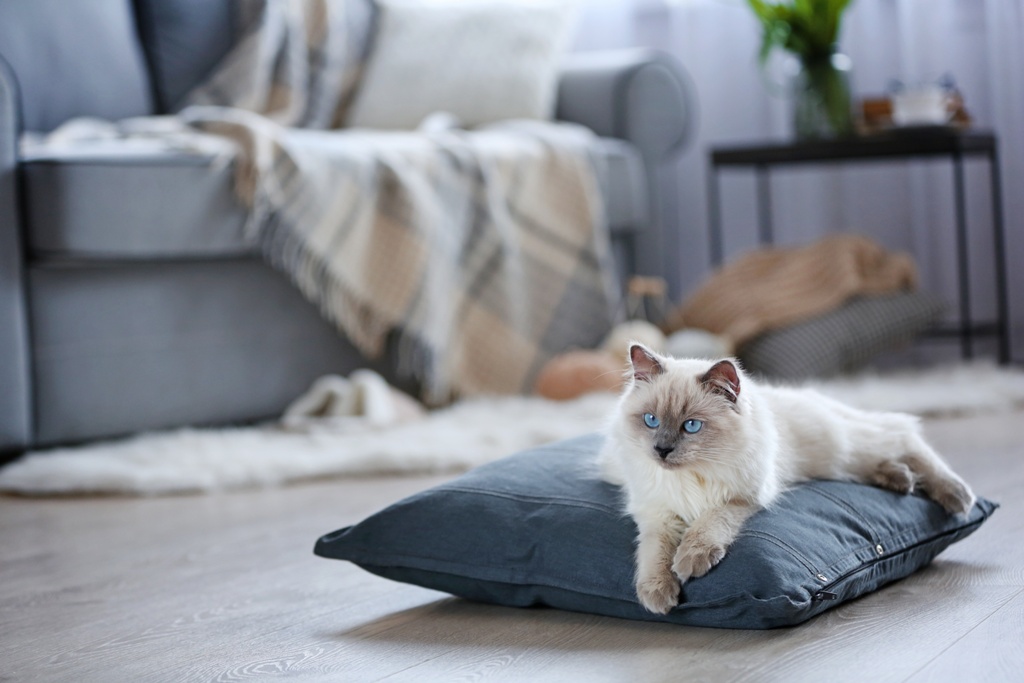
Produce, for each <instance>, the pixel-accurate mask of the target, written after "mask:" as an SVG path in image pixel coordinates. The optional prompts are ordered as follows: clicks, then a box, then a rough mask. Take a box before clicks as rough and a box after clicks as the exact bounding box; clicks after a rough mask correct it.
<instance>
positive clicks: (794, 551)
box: [726, 529, 817, 574]
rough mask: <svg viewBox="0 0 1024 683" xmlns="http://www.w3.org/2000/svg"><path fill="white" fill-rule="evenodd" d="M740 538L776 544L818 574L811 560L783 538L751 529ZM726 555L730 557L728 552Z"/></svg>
mask: <svg viewBox="0 0 1024 683" xmlns="http://www.w3.org/2000/svg"><path fill="white" fill-rule="evenodd" d="M740 536H749V537H753V538H760V539H762V540H764V541H768V542H769V543H774V544H775V545H777V546H778V547H779V548H781V549H783V550H785V551H787V552H789V553H790V554H791V555H793V557H795V558H796V559H797V560H799V561H800V563H801V564H802V565H803V566H804V568H805V569H807V571H809V572H811V573H812V574H815V573H817V570H816V569H815V568H814V563H812V562H811V561H810V560H808V559H807V558H806V557H804V555H803V553H801V552H800V551H798V550H797V549H796V548H794V547H793V546H791V545H789V544H788V543H786V542H785V541H783V540H782V539H781V538H778V537H777V536H773V535H772V534H769V533H768V532H766V531H760V530H758V529H749V530H746V531H743V532H741V533H740ZM726 554H727V555H728V552H727V553H726Z"/></svg>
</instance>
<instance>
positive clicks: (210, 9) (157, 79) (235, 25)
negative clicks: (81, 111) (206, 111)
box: [0, 0, 255, 112]
mask: <svg viewBox="0 0 1024 683" xmlns="http://www.w3.org/2000/svg"><path fill="white" fill-rule="evenodd" d="M0 1H2V0H0ZM254 9H255V4H254V3H252V2H249V1H248V0H135V10H136V13H137V16H138V21H139V34H140V36H141V38H142V47H143V50H144V51H145V54H146V59H147V61H148V62H149V67H150V73H151V74H152V77H153V86H154V87H153V92H154V95H155V97H156V100H157V106H158V108H159V109H160V111H162V112H172V111H175V110H176V109H178V108H179V106H180V105H181V104H182V100H183V99H184V97H185V96H186V95H187V94H188V93H189V91H191V90H192V89H193V88H194V87H196V86H197V85H199V83H200V82H201V81H202V80H203V79H204V78H205V77H206V76H207V75H208V74H209V73H210V72H211V71H212V70H213V68H214V67H215V66H216V65H217V63H218V62H219V61H220V60H221V58H223V57H224V56H225V55H226V54H227V53H228V51H229V50H230V49H231V47H232V46H233V45H234V44H235V41H236V40H237V39H238V37H239V36H240V35H241V32H242V29H243V27H244V26H245V24H246V22H248V21H251V20H252V18H253V17H254V14H253V12H254Z"/></svg>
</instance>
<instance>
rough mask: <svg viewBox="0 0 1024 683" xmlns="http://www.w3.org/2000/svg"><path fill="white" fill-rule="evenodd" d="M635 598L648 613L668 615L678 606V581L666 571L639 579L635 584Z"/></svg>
mask: <svg viewBox="0 0 1024 683" xmlns="http://www.w3.org/2000/svg"><path fill="white" fill-rule="evenodd" d="M636 597H637V598H639V599H640V604H641V605H643V606H644V609H646V610H647V611H648V612H654V613H656V614H668V613H669V611H671V609H672V608H673V607H675V606H676V605H678V604H679V581H677V580H676V577H674V576H673V575H672V573H671V572H668V571H666V572H663V573H661V574H654V575H652V576H646V577H641V578H639V579H637V582H636Z"/></svg>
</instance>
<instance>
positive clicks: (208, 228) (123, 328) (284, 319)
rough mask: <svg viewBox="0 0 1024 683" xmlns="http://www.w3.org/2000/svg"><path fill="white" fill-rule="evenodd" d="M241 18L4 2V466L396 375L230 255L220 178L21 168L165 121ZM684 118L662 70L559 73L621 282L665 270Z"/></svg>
mask: <svg viewBox="0 0 1024 683" xmlns="http://www.w3.org/2000/svg"><path fill="white" fill-rule="evenodd" d="M369 9H370V10H371V11H372V6H369ZM234 10H235V3H234V2H221V1H217V2H209V0H135V1H134V2H132V0H89V2H81V1H80V0H0V58H2V59H0V451H3V452H7V453H10V452H17V451H20V450H24V449H26V448H33V447H39V446H47V445H53V444H61V443H71V442H78V441H83V440H88V439H94V438H98V437H109V436H115V435H120V434H125V433H129V432H134V431H139V430H152V429H160V428H168V427H173V426H179V425H185V424H196V425H198V424H218V423H232V422H244V421H251V420H257V419H263V418H267V417H271V416H274V415H276V414H279V412H280V411H281V409H282V408H283V406H284V405H285V404H286V403H287V402H288V401H289V400H290V399H292V398H294V397H295V396H296V395H297V394H298V393H300V392H301V391H303V390H304V389H305V388H306V387H307V386H308V384H309V383H310V382H311V381H312V380H313V379H314V378H316V377H317V376H319V375H321V374H325V373H340V374H346V373H348V372H349V371H351V370H352V369H354V368H356V367H360V366H368V367H373V368H375V369H377V370H379V371H381V372H383V373H384V374H385V375H386V376H388V377H392V378H393V377H394V376H395V373H394V372H393V367H392V364H391V363H390V361H389V359H388V358H384V359H379V360H376V361H372V362H368V361H367V360H366V359H364V358H361V357H360V355H359V354H358V353H357V352H356V351H355V349H353V347H352V346H351V345H350V344H349V343H348V342H347V341H346V340H345V339H344V338H343V337H342V336H341V335H340V334H339V333H338V332H336V330H335V329H334V328H333V327H332V326H330V325H329V324H327V323H325V322H324V321H322V320H321V318H320V317H319V316H318V314H317V313H316V311H315V310H314V308H313V307H312V306H311V305H309V304H308V303H306V301H305V300H304V299H303V298H302V297H301V296H300V295H299V294H298V293H297V291H295V290H293V288H292V287H291V286H290V285H289V283H288V282H287V281H286V280H285V278H284V277H283V276H282V275H281V274H279V273H277V272H275V271H273V270H271V269H270V268H269V267H267V266H265V265H264V264H263V262H262V261H261V260H260V257H259V255H258V254H257V253H255V252H254V251H253V248H252V247H251V246H249V245H247V244H246V243H245V242H243V240H242V239H241V229H242V224H243V221H244V219H245V214H244V211H243V210H242V208H241V207H240V206H239V205H238V203H237V202H236V201H235V199H234V196H233V194H232V192H231V169H230V168H219V169H217V168H214V167H212V166H211V164H210V163H209V160H204V159H201V158H199V159H197V158H196V157H195V156H186V155H179V154H174V153H169V152H159V153H157V152H148V153H146V152H131V153H127V152H118V151H112V152H110V153H95V154H93V155H91V156H64V157H61V156H52V155H51V156H48V157H45V156H38V157H26V156H22V155H21V154H19V147H18V140H19V136H20V134H21V133H22V132H23V131H39V132H45V131H50V130H52V129H54V128H55V127H57V126H58V125H60V124H61V123H63V122H65V121H66V120H68V119H70V118H72V117H76V116H95V117H101V118H106V119H114V120H116V119H119V118H123V117H129V116H140V115H148V114H155V113H162V112H168V111H173V110H174V108H175V105H176V104H178V103H179V102H180V100H181V98H182V97H183V95H184V94H185V93H186V92H187V91H188V90H189V88H191V87H192V86H193V85H194V84H196V83H197V82H199V81H200V80H201V79H202V78H203V76H204V75H205V74H206V73H208V72H209V70H210V69H211V68H212V67H213V65H214V64H216V62H217V60H218V59H219V58H220V57H221V56H223V55H224V54H225V53H226V51H227V50H228V49H229V48H230V46H231V44H232V41H233V40H234V39H235V37H236V36H237V32H238V28H237V26H236V18H235V11H234ZM690 107H692V104H691V101H690V99H689V93H688V88H687V81H686V79H685V75H684V74H683V72H682V71H681V69H680V67H679V66H678V65H677V64H675V63H674V62H672V61H671V60H670V59H668V58H666V57H665V56H663V55H660V54H657V53H653V52H647V51H629V52H617V53H614V54H612V53H609V54H590V55H579V56H576V57H574V58H573V59H572V60H570V61H569V63H567V64H566V66H565V68H564V70H563V73H562V77H561V81H560V91H559V98H558V116H559V118H561V119H565V120H569V121H576V122H579V123H582V124H584V125H587V126H589V127H590V128H592V129H593V130H594V131H596V132H597V133H598V134H599V135H601V136H603V139H602V140H601V142H600V145H599V149H598V150H596V151H597V152H599V153H600V154H603V155H604V156H605V157H606V158H607V159H608V161H609V164H608V171H607V174H606V177H604V178H602V183H603V187H604V189H605V192H606V195H607V205H608V210H609V215H610V218H611V224H612V225H611V227H612V231H613V236H614V240H615V243H616V244H617V245H618V246H619V247H620V249H621V250H622V253H621V261H622V263H623V264H625V266H624V268H625V269H627V270H628V269H632V268H633V267H634V266H633V265H632V264H634V263H639V264H641V268H642V266H643V264H644V263H645V259H648V258H650V259H651V261H650V262H654V260H655V259H656V257H657V256H658V253H657V244H658V241H659V239H658V235H659V233H658V229H659V226H657V224H656V221H653V220H652V215H653V213H654V212H653V211H652V207H653V206H654V202H655V201H656V198H654V197H653V195H652V192H651V191H650V188H652V187H653V186H654V185H655V184H654V183H652V182H651V181H650V178H651V177H652V174H653V173H655V171H656V169H657V167H658V165H659V164H660V163H662V162H663V161H664V160H666V159H667V158H668V157H669V156H670V155H672V154H673V153H674V152H675V151H676V150H678V149H679V148H680V147H681V146H682V145H683V144H684V143H685V142H686V140H687V138H688V135H689V127H690V126H691V119H692V117H691V116H690ZM213 226H216V228H217V229H213ZM634 238H635V239H634ZM631 252H635V253H631Z"/></svg>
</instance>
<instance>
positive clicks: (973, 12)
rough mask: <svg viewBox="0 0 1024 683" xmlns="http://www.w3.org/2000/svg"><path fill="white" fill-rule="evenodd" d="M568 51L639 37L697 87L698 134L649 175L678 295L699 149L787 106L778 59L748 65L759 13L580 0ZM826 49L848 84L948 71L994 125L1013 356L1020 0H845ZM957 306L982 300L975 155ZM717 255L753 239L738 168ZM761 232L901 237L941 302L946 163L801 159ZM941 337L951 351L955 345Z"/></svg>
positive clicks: (697, 202) (946, 277)
mask: <svg viewBox="0 0 1024 683" xmlns="http://www.w3.org/2000/svg"><path fill="white" fill-rule="evenodd" d="M583 5H584V10H583V14H582V17H581V22H580V28H579V31H578V33H577V38H576V49H578V50H598V49H608V48H616V47H625V46H632V45H647V46H652V47H657V48H660V49H663V50H666V51H668V52H670V53H672V54H673V55H675V56H676V57H677V58H678V59H679V60H680V61H681V62H682V63H683V65H684V66H685V67H686V68H687V70H688V71H689V72H690V74H691V76H692V77H693V80H694V82H695V84H696V89H697V93H698V96H699V111H700V122H699V133H698V136H697V139H696V141H695V142H694V143H693V144H692V145H691V146H690V148H689V149H688V150H686V152H685V153H684V154H683V155H682V156H681V158H680V159H679V161H678V163H677V164H676V166H675V168H673V169H668V171H669V172H668V173H667V174H666V177H665V178H664V179H663V180H662V182H663V183H664V185H665V187H664V190H665V192H664V194H665V195H666V203H665V207H664V209H665V211H666V212H667V213H668V215H669V221H668V227H669V230H668V234H667V235H666V237H667V238H668V242H667V243H668V244H669V245H670V250H669V253H668V254H667V259H666V264H667V265H666V268H667V270H666V275H667V277H668V279H669V281H670V285H671V286H672V289H673V291H675V292H676V294H677V296H683V295H685V294H686V292H687V291H690V290H692V288H693V287H695V286H696V285H697V284H698V283H699V282H700V281H701V279H702V278H703V277H705V276H706V274H707V272H708V265H707V264H708V253H707V213H708V210H707V196H706V187H707V163H708V151H709V149H710V148H711V147H714V146H716V145H726V144H742V143H746V142H757V141H764V140H784V139H786V138H787V137H788V136H789V135H790V131H791V125H790V121H789V118H790V107H789V102H788V101H787V100H786V99H785V97H783V96H779V95H776V94H772V92H771V91H772V90H773V89H775V88H777V85H776V82H778V81H781V80H782V79H783V76H782V73H783V71H784V64H783V62H784V60H782V59H779V58H776V59H773V61H772V62H771V63H770V64H769V66H768V68H767V69H765V70H762V69H761V68H760V67H759V65H758V62H757V51H758V48H759V45H760V27H759V25H758V24H757V22H756V20H755V19H754V16H753V14H752V13H751V11H750V9H749V8H748V7H747V5H746V3H745V2H744V1H743V0H591V1H588V2H584V3H583ZM839 46H840V49H841V50H842V51H843V52H845V53H846V54H847V55H849V56H850V58H851V59H852V61H853V87H854V94H855V96H864V95H881V94H884V93H885V92H886V88H887V87H888V85H889V83H890V81H891V80H892V79H898V80H900V81H903V82H905V83H915V82H923V81H933V80H936V79H938V78H940V77H943V76H944V75H950V76H952V77H953V79H954V80H955V82H956V84H957V86H958V87H959V88H960V90H961V92H962V93H963V96H964V100H965V103H966V106H967V109H968V111H969V112H970V114H971V116H972V117H973V120H974V125H975V126H976V127H977V128H981V129H989V130H993V131H995V132H996V133H997V134H998V136H999V145H1000V155H1001V169H1002V180H1003V194H1004V202H1003V207H1004V212H1005V226H1006V232H1007V235H1006V239H1007V247H1008V249H1007V251H1008V258H1009V261H1010V292H1011V307H1012V311H1011V318H1012V323H1013V327H1014V328H1015V329H1014V332H1015V335H1014V347H1015V353H1014V355H1015V357H1016V358H1020V357H1021V355H1022V352H1024V269H1021V270H1020V272H1017V271H1018V266H1020V265H1024V258H1022V257H1024V230H1022V227H1024V0H854V1H853V3H852V4H851V6H850V9H849V10H848V11H847V13H846V16H845V17H844V24H843V30H842V33H841V37H840V41H839ZM966 176H967V207H968V224H969V231H970V234H971V245H970V247H971V268H972V275H973V277H972V278H971V285H972V288H973V295H972V305H973V308H974V310H975V311H976V313H977V315H978V316H981V317H986V318H991V317H992V316H994V314H995V296H994V291H995V286H994V282H993V273H992V265H991V264H992V259H993V253H992V239H991V234H992V232H991V222H990V221H991V218H992V214H991V208H990V200H989V178H988V171H987V166H986V164H985V163H984V162H982V161H981V160H978V161H969V162H968V163H967V165H966ZM721 181H722V182H721V200H722V205H723V207H724V213H723V224H724V226H725V230H724V232H725V235H726V240H725V247H726V254H727V257H728V256H729V255H732V256H735V255H737V254H739V253H742V252H743V251H745V250H748V249H750V248H753V247H755V246H756V239H757V237H756V204H755V200H756V186H755V181H754V177H753V173H751V172H748V171H729V172H725V173H723V174H722V176H721ZM772 202H773V209H774V210H773V216H774V226H775V236H776V242H777V243H780V244H800V243H804V242H807V241H809V240H813V239H815V238H816V237H818V236H820V235H823V234H825V233H826V232H830V231H837V230H840V231H856V232H861V233H864V234H867V235H870V236H872V237H874V238H876V239H878V240H879V241H881V242H882V243H883V244H885V245H887V246H889V247H891V248H895V249H906V250H909V251H911V252H912V253H913V254H914V256H915V257H916V259H917V262H918V265H919V267H920V270H921V274H922V283H923V286H924V287H926V288H927V289H929V290H930V291H934V292H935V293H936V294H939V295H942V296H944V297H945V298H946V299H947V300H948V301H949V302H950V304H951V317H955V313H956V308H955V302H956V278H955V274H956V260H955V259H956V250H955V241H954V235H953V232H954V211H953V192H952V169H951V166H950V164H949V163H948V162H945V161H938V160H936V161H925V162H920V161H915V162H909V163H908V162H897V163H881V164H876V163H869V164H855V165H844V166H836V167H830V166H806V167H797V168H794V169H787V170H780V171H777V172H773V174H772ZM954 350H955V349H954Z"/></svg>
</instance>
